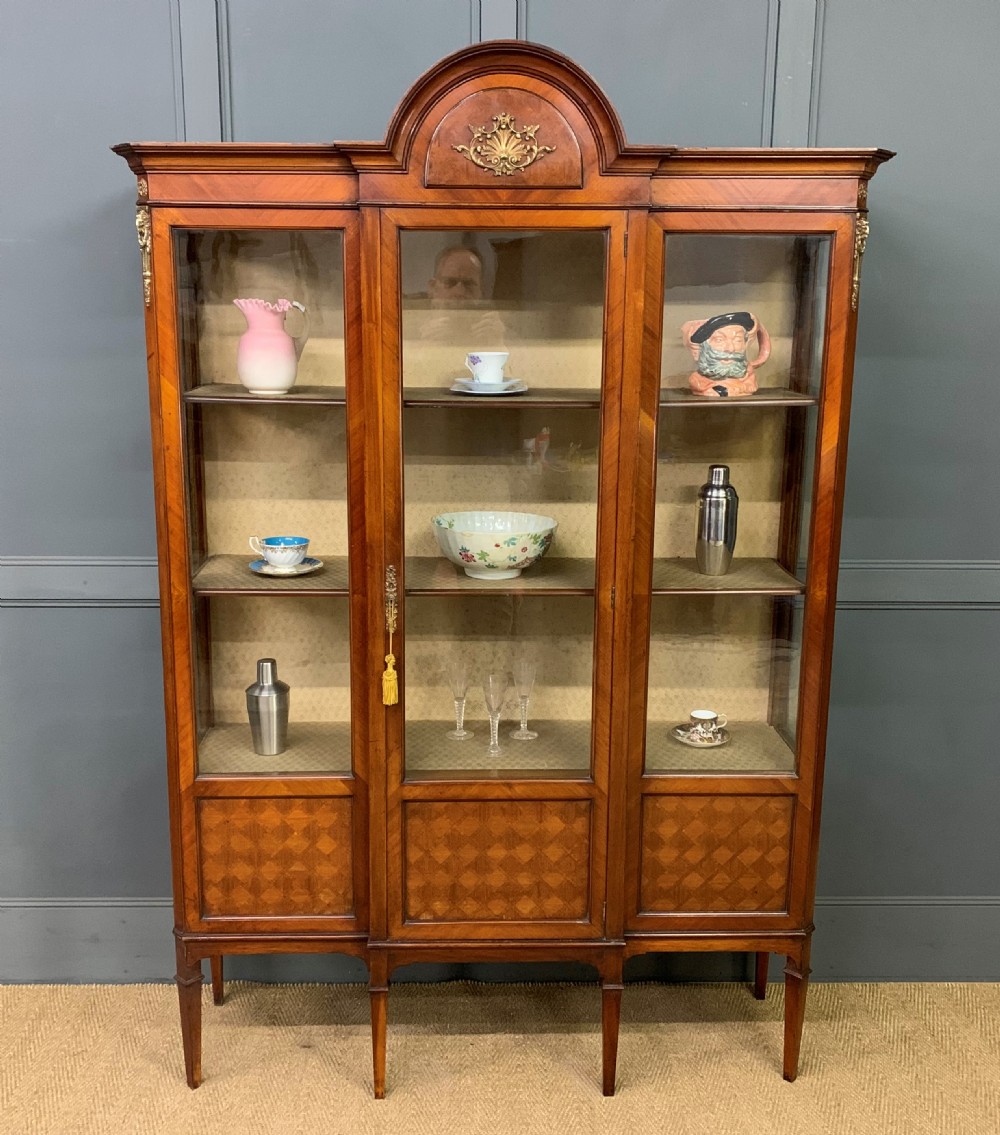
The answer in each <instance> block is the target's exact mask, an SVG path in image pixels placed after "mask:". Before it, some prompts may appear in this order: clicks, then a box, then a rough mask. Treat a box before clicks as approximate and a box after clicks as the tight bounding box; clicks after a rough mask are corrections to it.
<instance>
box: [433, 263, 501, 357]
mask: <svg viewBox="0 0 1000 1135" xmlns="http://www.w3.org/2000/svg"><path fill="white" fill-rule="evenodd" d="M427 298H428V299H429V300H430V306H431V311H430V312H428V313H427V315H426V317H425V318H424V319H423V320H422V322H421V326H420V338H421V339H424V340H430V341H435V342H448V343H454V344H455V345H456V346H457V347H460V348H462V349H463V350H464V351H471V350H476V349H477V348H478V349H479V350H484V351H485V350H496V349H498V348H502V347H504V346H505V345H506V344H505V342H504V330H505V329H504V324H503V320H502V319H501V318H500V316H499V314H498V313H497V311H496V310H494V309H493V308H488V307H484V306H483V304H482V298H483V260H482V257H481V256H480V255H479V253H478V252H476V250H475V249H473V248H466V247H464V246H462V245H452V246H450V247H448V248H443V249H442V250H441V251H440V252H439V253H438V255H437V257H436V258H435V260H434V275H433V276H431V278H430V279H429V280H428V281H427Z"/></svg>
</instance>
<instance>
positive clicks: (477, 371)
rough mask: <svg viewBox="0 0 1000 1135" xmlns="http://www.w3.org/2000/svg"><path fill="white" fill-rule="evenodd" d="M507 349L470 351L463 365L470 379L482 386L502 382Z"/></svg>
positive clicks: (495, 384) (507, 353)
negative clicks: (469, 374) (470, 375)
mask: <svg viewBox="0 0 1000 1135" xmlns="http://www.w3.org/2000/svg"><path fill="white" fill-rule="evenodd" d="M509 354H510V352H509V351H470V352H469V353H468V354H467V355H466V356H465V365H466V368H467V369H468V370H469V372H470V373H471V374H472V381H473V382H475V383H476V384H477V385H482V386H498V385H499V384H500V383H501V382H503V368H504V364H505V363H506V362H507V357H508V355H509Z"/></svg>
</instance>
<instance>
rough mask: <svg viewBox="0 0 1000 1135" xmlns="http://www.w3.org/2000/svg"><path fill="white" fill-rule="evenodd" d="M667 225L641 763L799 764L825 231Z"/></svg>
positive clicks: (760, 767)
mask: <svg viewBox="0 0 1000 1135" xmlns="http://www.w3.org/2000/svg"><path fill="white" fill-rule="evenodd" d="M665 241H666V244H665V272H664V307H663V349H662V371H661V373H662V375H663V378H662V389H661V395H660V411H659V422H658V429H657V483H656V512H655V526H654V535H653V555H654V564H653V600H652V620H651V642H650V670H649V687H650V697H649V701H648V706H647V720H648V728H647V752H646V768H647V771H649V772H664V771H684V770H693V769H698V770H702V769H711V770H714V771H723V772H726V771H731V772H743V771H748V770H757V771H778V770H781V771H792V770H794V768H795V767H796V766H795V715H796V710H797V700H798V699H797V694H796V690H795V686H796V684H797V681H798V658H799V653H800V650H801V631H802V619H801V606H802V600H801V596H802V595H803V593H804V591H805V583H806V579H807V570H808V564H807V562H806V559H807V555H806V552H807V547H808V538H809V524H808V521H809V515H810V509H811V493H812V465H813V458H814V450H815V445H816V427H817V421H818V415H819V395H820V384H821V379H822V349H823V341H824V335H825V325H824V324H825V313H826V294H827V280H828V274H829V264H830V242H829V238H828V237H825V236H800V235H795V234H791V235H789V234H775V235H752V236H728V235H693V234H672V235H668V236H667V237H666V238H665ZM682 595H683V596H684V598H683V599H682V598H680V596H682ZM710 596H711V598H710ZM682 612H686V613H682ZM699 620H701V621H700V622H699ZM654 691H655V692H657V696H654ZM699 711H702V712H699ZM711 713H714V714H717V715H718V718H719V720H715V721H713V720H712V719H711V716H710V714H711ZM692 714H695V717H694V718H692V716H691V715H692ZM723 718H728V721H729V723H728V724H725V725H723V724H720V721H721V719H723Z"/></svg>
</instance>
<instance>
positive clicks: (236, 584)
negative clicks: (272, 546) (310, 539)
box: [191, 552, 349, 595]
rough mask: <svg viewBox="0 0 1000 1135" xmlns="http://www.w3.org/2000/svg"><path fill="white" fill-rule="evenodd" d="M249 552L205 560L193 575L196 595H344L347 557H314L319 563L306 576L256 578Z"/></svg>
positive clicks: (251, 554) (192, 584)
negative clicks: (320, 563) (321, 562)
mask: <svg viewBox="0 0 1000 1135" xmlns="http://www.w3.org/2000/svg"><path fill="white" fill-rule="evenodd" d="M252 558H253V553H252V552H247V553H246V555H242V556H228V555H227V556H209V558H208V559H207V560H206V561H205V562H204V563H203V564H202V565H201V567H200V568H198V570H197V571H196V572H195V574H194V579H193V580H192V583H191V587H192V589H193V590H194V592H195V594H196V595H303V594H308V595H347V594H349V590H348V584H347V557H346V556H317V557H316V558H317V559H319V560H322V561H323V566H322V567H321V568H319V570H318V571H314V572H310V574H309V575H292V576H276V575H258V574H257V573H256V572H253V571H251V570H250V563H251V560H252Z"/></svg>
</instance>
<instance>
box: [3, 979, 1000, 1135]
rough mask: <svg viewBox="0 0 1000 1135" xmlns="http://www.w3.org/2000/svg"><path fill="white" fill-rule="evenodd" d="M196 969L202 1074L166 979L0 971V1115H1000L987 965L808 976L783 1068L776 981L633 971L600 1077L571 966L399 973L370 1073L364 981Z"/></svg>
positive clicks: (281, 1125) (269, 1118)
mask: <svg viewBox="0 0 1000 1135" xmlns="http://www.w3.org/2000/svg"><path fill="white" fill-rule="evenodd" d="M226 992H227V997H226V1003H225V1004H224V1005H222V1006H214V1005H212V1003H211V999H210V995H209V994H208V991H207V985H206V991H205V1003H204V1072H205V1080H204V1083H203V1085H202V1086H201V1088H199V1089H198V1090H197V1091H191V1090H190V1089H188V1088H187V1086H186V1085H185V1083H184V1079H183V1062H182V1056H181V1045H180V1031H179V1025H178V1013H177V1002H176V994H175V992H174V989H173V987H172V986H169V985H131V986H130V985H117V986H109V985H104V986H79V985H77V986H51V985H47V986H8V987H5V988H0V1131H2V1132H3V1135H48V1133H50V1132H51V1133H53V1135H76V1133H81V1135H83V1133H95V1135H97V1133H99V1135H110V1133H113V1135H118V1133H127V1135H131V1133H133V1132H134V1133H135V1135H140V1133H141V1135H156V1133H160V1132H169V1133H171V1135H173V1133H174V1132H176V1133H178V1135H180V1133H184V1135H208V1133H211V1135H216V1133H224V1135H229V1133H233V1135H258V1133H261V1135H270V1133H274V1135H299V1133H303V1135H305V1133H308V1135H321V1133H322V1135H327V1133H329V1135H340V1133H343V1135H369V1133H376V1132H377V1133H383V1132H384V1133H386V1135H390V1133H391V1135H408V1133H410V1132H413V1133H419V1135H424V1133H437V1132H440V1133H442V1135H478V1133H486V1132H488V1133H490V1135H508V1133H515V1132H516V1133H518V1135H524V1133H530V1132H546V1133H548V1132H552V1133H560V1135H561V1133H563V1132H566V1133H573V1135H577V1133H590V1132H595V1133H597V1132H601V1133H602V1135H640V1133H644V1132H656V1133H657V1135H674V1133H688V1132H690V1133H692V1135H693V1133H698V1135H703V1133H710V1135H728V1133H730V1132H732V1133H737V1132H738V1133H740V1135H750V1133H753V1135H767V1133H770V1132H776V1133H780V1135H823V1133H827V1132H829V1133H831V1135H868V1133H872V1135H884V1133H887V1132H891V1133H895V1132H899V1133H905V1135H923V1133H925V1132H927V1133H931V1132H933V1133H935V1135H937V1133H939V1132H949V1133H950V1132H956V1133H958V1132H961V1133H963V1135H997V1133H998V1132H1000V984H905V985H904V984H877V985H876V984H872V985H868V984H865V985H859V984H850V985H820V984H814V985H813V986H812V988H811V989H810V993H809V1005H808V1011H807V1017H806V1030H805V1036H804V1040H803V1046H802V1062H801V1069H800V1073H799V1078H798V1080H797V1081H796V1082H795V1083H794V1084H787V1083H785V1082H784V1081H783V1080H782V1078H781V1071H780V1068H781V1014H782V988H781V986H780V985H772V986H771V987H770V989H769V991H768V997H767V1000H766V1001H765V1002H758V1001H754V1000H753V998H752V996H751V995H750V993H749V992H748V990H747V989H746V987H744V986H741V985H672V986H667V985H646V984H641V985H630V986H628V987H627V988H626V990H625V997H624V1002H623V1013H622V1027H621V1043H620V1048H619V1059H618V1091H617V1095H616V1096H615V1097H614V1098H612V1099H605V1098H603V1097H602V1095H601V1092H600V1061H601V1044H600V1024H599V1022H600V995H599V993H598V990H597V988H596V986H587V985H541V984H539V985H493V984H476V983H470V982H458V983H454V984H445V985H416V984H402V985H396V986H393V987H392V990H391V992H390V994H389V1055H388V1090H387V1097H386V1099H385V1100H382V1101H376V1100H373V1099H372V1095H371V1048H370V1032H369V1025H368V995H367V991H366V989H365V988H364V987H363V986H358V985H308V986H306V985H259V984H250V983H243V982H232V983H229V984H227V987H226Z"/></svg>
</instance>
